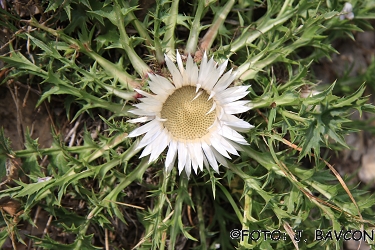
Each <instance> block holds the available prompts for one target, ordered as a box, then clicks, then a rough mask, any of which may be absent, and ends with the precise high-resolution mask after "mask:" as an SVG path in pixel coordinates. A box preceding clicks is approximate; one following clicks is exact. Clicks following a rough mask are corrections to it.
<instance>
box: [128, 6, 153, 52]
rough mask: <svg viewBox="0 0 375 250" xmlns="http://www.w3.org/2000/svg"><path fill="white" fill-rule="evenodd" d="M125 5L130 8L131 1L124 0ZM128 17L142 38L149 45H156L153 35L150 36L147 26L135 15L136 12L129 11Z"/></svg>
mask: <svg viewBox="0 0 375 250" xmlns="http://www.w3.org/2000/svg"><path fill="white" fill-rule="evenodd" d="M124 5H125V7H126V8H130V6H129V3H128V2H127V1H124ZM127 17H128V18H129V19H130V20H131V22H132V24H133V25H134V27H135V29H136V30H137V31H138V33H139V35H140V37H142V38H144V39H145V42H146V45H147V46H148V47H153V46H154V45H153V41H152V39H151V37H150V36H149V34H148V31H147V29H146V28H145V26H144V25H143V23H142V22H140V21H139V20H138V18H137V17H136V16H135V15H134V12H133V11H130V12H129V13H128V16H127ZM147 49H148V50H149V51H150V49H149V48H147Z"/></svg>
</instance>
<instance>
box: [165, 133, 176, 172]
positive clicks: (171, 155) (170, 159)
mask: <svg viewBox="0 0 375 250" xmlns="http://www.w3.org/2000/svg"><path fill="white" fill-rule="evenodd" d="M176 156H177V142H176V141H174V140H171V142H170V143H169V146H168V153H167V158H166V159H165V169H166V170H167V172H168V171H170V170H171V169H172V168H173V164H174V162H175V160H176Z"/></svg>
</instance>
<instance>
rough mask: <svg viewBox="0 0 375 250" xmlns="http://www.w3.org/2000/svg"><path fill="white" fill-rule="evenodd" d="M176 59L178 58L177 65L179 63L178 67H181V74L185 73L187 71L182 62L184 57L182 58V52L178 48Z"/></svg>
mask: <svg viewBox="0 0 375 250" xmlns="http://www.w3.org/2000/svg"><path fill="white" fill-rule="evenodd" d="M176 55H177V56H176V59H177V65H178V68H179V69H180V72H181V75H184V73H185V69H184V65H183V63H182V58H181V55H180V53H178V50H177V53H176Z"/></svg>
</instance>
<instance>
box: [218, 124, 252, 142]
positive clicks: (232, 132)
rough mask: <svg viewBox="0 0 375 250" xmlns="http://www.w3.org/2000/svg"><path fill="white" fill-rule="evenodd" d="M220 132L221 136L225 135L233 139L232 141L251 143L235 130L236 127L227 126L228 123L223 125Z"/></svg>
mask: <svg viewBox="0 0 375 250" xmlns="http://www.w3.org/2000/svg"><path fill="white" fill-rule="evenodd" d="M218 133H219V134H220V135H221V136H223V137H225V138H228V139H229V140H232V141H234V142H237V143H239V144H242V145H249V143H247V141H246V140H245V138H244V137H243V136H242V135H241V134H239V133H238V132H237V131H236V130H234V129H232V128H230V127H228V126H226V125H223V126H221V128H220V130H219V131H218ZM232 145H233V144H232Z"/></svg>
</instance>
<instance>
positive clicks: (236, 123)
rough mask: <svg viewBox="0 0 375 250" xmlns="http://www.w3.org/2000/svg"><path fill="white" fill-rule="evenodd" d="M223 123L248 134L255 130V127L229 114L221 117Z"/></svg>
mask: <svg viewBox="0 0 375 250" xmlns="http://www.w3.org/2000/svg"><path fill="white" fill-rule="evenodd" d="M221 123H222V124H225V125H228V126H229V127H231V128H233V129H235V130H237V131H240V132H247V131H249V129H251V128H253V127H254V126H252V125H250V124H249V123H247V122H245V121H244V120H242V119H240V118H238V117H236V116H234V115H229V114H223V115H222V117H221Z"/></svg>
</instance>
